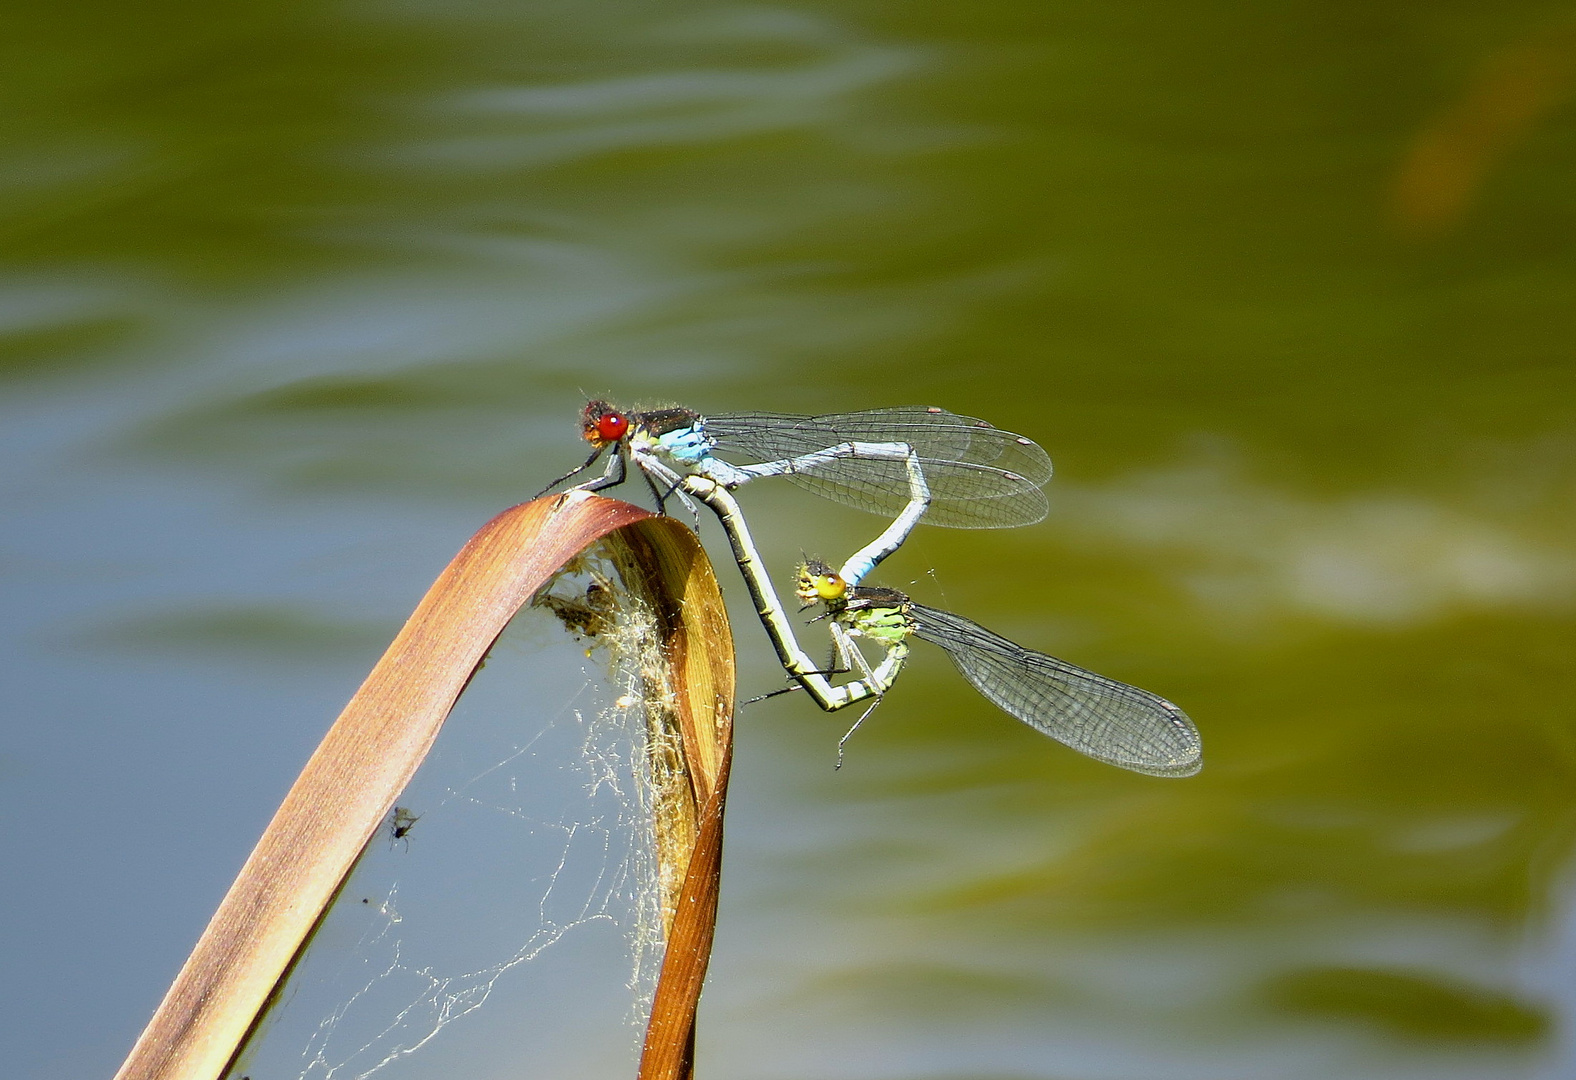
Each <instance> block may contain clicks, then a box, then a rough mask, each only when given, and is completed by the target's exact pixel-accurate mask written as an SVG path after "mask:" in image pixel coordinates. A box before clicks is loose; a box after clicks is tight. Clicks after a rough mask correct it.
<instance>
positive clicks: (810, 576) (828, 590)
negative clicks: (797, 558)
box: [794, 559, 848, 607]
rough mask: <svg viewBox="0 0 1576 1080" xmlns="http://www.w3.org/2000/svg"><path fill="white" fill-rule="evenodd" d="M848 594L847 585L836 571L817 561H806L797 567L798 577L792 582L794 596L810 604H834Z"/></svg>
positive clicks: (807, 604)
mask: <svg viewBox="0 0 1576 1080" xmlns="http://www.w3.org/2000/svg"><path fill="white" fill-rule="evenodd" d="M847 592H848V583H847V582H846V581H844V580H843V579H842V577H841V576H839V575H838V573H837V571H836V570H833V569H832V568H831V567H830V566H827V565H826V564H825V563H824V562H821V561H820V560H819V559H808V560H806V561H805V562H804V563H802V564H800V566H799V576H798V578H797V579H796V580H795V582H794V594H795V595H796V596H798V597H799V599H800V600H803V601H804V603H805V606H806V607H808V606H809V605H811V604H828V605H831V604H836V603H837V602H838V601H840V600H842V599H843V597H844V596H845V595H846V594H847Z"/></svg>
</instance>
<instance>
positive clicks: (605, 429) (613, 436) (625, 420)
mask: <svg viewBox="0 0 1576 1080" xmlns="http://www.w3.org/2000/svg"><path fill="white" fill-rule="evenodd" d="M628 430H629V417H627V416H625V415H624V414H623V413H616V412H611V413H608V414H606V415H605V416H599V417H597V421H596V433H597V434H598V435H600V436H601V437H602V440H603V441H604V442H617V441H618V440H619V439H622V438H623V437H624V432H626V431H628Z"/></svg>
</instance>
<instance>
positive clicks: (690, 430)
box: [544, 401, 1051, 583]
mask: <svg viewBox="0 0 1576 1080" xmlns="http://www.w3.org/2000/svg"><path fill="white" fill-rule="evenodd" d="M581 435H582V436H583V437H584V438H585V440H586V441H587V442H588V443H590V444H591V447H592V451H591V456H590V457H588V458H586V460H585V462H584V464H582V465H580V466H579V467H578V468H575V469H573V470H571V471H570V472H568V473H566V474H565V475H564V476H561V477H559V478H558V479H557V480H555V481H553V483H551V484H549V485H548V486H547V487H546V488H545V489H544V493H545V492H546V491H551V490H552V489H553V488H554V487H557V486H558V485H559V484H561V483H563V482H564V481H565V480H568V479H569V478H570V477H572V476H574V475H575V474H577V473H579V472H582V471H584V470H585V469H588V468H590V467H591V466H592V465H593V464H594V463H595V462H596V460H597V458H599V457H601V456H602V454H603V453H604V452H606V451H609V450H611V453H610V456H609V459H608V463H607V467H606V468H605V469H604V471H603V473H602V475H601V476H600V477H598V478H597V479H595V480H591V481H589V482H587V483H584V484H581V485H579V486H580V487H581V488H583V489H585V490H588V491H599V490H601V489H603V488H607V487H612V486H614V485H615V484H620V483H623V481H624V478H625V458H626V457H627V458H629V459H630V460H632V461H633V462H634V463H635V465H636V466H637V467H638V468H639V470H640V474H641V476H642V477H643V478H644V479H645V481H646V483H647V485H648V486H649V487H650V488H651V492H652V494H653V495H654V496H655V497H656V499H657V503H658V505H659V506H661V505H662V504H663V503H664V502H665V501H666V500H667V498H668V496H669V495H671V494H674V493H677V494H678V495H679V497H680V499H684V498H685V492H684V491H683V484H682V481H683V479H684V478H685V477H686V476H704V477H707V478H709V479H711V480H714V481H715V482H716V483H718V484H720V485H722V486H723V487H725V488H729V489H732V488H735V487H738V486H739V485H740V484H743V483H747V482H748V481H750V480H755V479H759V478H760V477H763V476H786V477H788V478H789V479H790V480H791V481H793V482H794V483H796V484H799V485H801V486H803V487H806V488H808V489H810V490H811V491H814V492H816V493H818V494H820V495H824V496H826V497H827V498H829V499H834V500H836V501H838V502H841V503H846V504H847V505H849V506H854V507H857V508H859V509H861V510H868V511H870V512H871V513H875V514H880V515H882V516H888V515H891V516H893V518H894V520H893V522H892V524H891V525H890V526H888V527H887V529H886V530H885V531H884V532H883V533H882V534H881V535H880V536H879V537H877V538H876V539H875V540H874V541H873V542H871V543H870V544H868V545H866V546H865V547H864V548H862V549H861V550H860V551H859V552H857V553H856V554H855V555H854V556H853V557H852V558H850V559H849V560H848V562H846V563H845V564H844V565H843V567H842V569H841V571H840V573H841V575H842V576H843V578H844V579H845V580H847V581H850V582H855V583H857V582H859V581H861V580H862V579H863V578H864V576H865V575H866V574H868V573H869V572H870V571H871V570H872V569H873V568H874V567H875V565H876V564H877V563H879V562H880V561H881V560H882V559H884V558H886V557H887V556H888V555H890V554H891V553H892V552H894V551H896V550H897V548H898V547H899V546H900V545H901V544H902V543H903V541H904V540H905V539H906V538H907V536H908V534H909V532H910V531H912V529H913V527H914V525H915V524H916V523H917V522H918V521H919V520H920V518H921V517H923V518H924V519H925V520H926V521H928V522H930V523H931V524H933V525H946V526H951V527H953V528H960V529H1000V528H1009V527H1011V526H1015V525H1031V524H1033V523H1034V522H1036V521H1039V520H1040V519H1041V518H1043V517H1044V516H1045V513H1046V502H1045V493H1044V492H1042V491H1041V490H1040V487H1041V486H1042V485H1043V484H1045V482H1046V481H1047V480H1049V479H1050V478H1051V460H1050V458H1049V457H1048V456H1046V453H1045V451H1044V450H1042V449H1040V447H1039V446H1038V445H1037V444H1036V443H1034V441H1033V440H1031V439H1027V438H1024V437H1023V436H1022V435H1014V434H1013V433H1012V432H1010V431H1002V430H1000V429H999V428H995V427H992V426H991V425H989V424H987V423H986V422H985V421H983V420H976V419H975V418H973V417H969V416H960V415H958V414H956V413H950V412H947V411H945V410H944V409H935V408H918V407H916V408H898V409H873V410H870V411H868V412H852V413H829V414H827V415H825V416H799V415H795V414H792V413H764V412H755V413H721V414H718V415H714V416H702V415H701V414H699V413H696V412H692V411H691V410H689V409H677V408H675V409H655V410H650V411H644V412H623V411H620V410H618V409H615V408H614V407H613V406H611V405H609V404H608V403H607V402H605V401H592V402H590V403H588V404H587V405H586V407H585V410H584V412H583V413H582V416H581ZM719 454H720V455H727V456H730V457H738V458H741V459H743V460H744V461H745V462H746V463H745V464H735V463H734V462H731V461H727V460H725V459H724V458H723V457H719V456H718V455H719ZM686 502H687V500H686Z"/></svg>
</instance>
